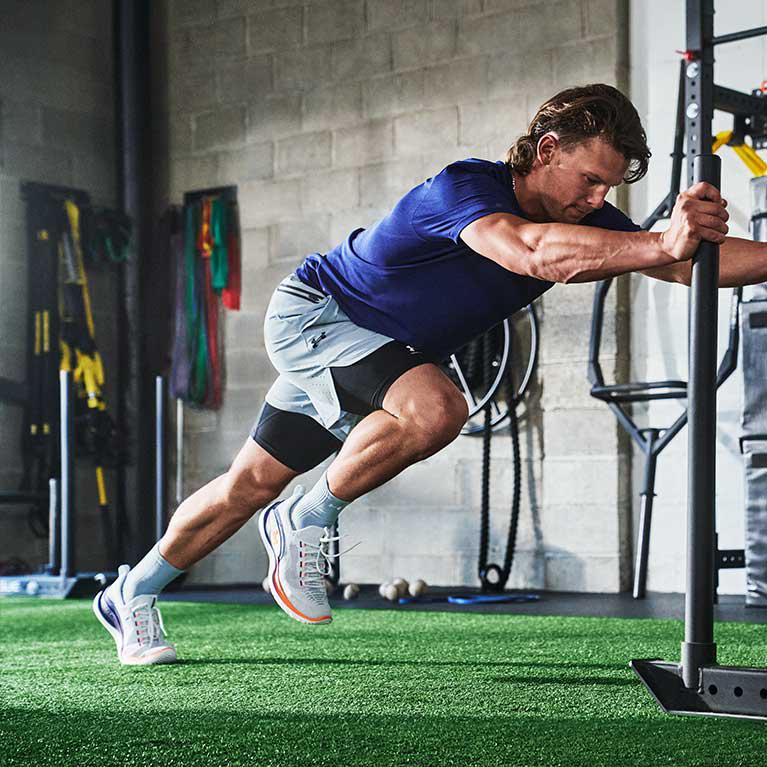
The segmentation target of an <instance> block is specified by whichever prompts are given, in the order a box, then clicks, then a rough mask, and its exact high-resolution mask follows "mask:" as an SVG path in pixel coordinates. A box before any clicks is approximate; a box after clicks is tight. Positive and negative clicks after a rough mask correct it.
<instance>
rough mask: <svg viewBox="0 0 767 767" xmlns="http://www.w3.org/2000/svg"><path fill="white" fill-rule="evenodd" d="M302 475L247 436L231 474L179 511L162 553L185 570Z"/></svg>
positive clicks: (195, 495)
mask: <svg viewBox="0 0 767 767" xmlns="http://www.w3.org/2000/svg"><path fill="white" fill-rule="evenodd" d="M296 476H298V474H297V473H296V472H295V471H293V470H292V469H289V468H288V467H287V466H285V465H284V464H282V463H280V462H279V461H278V460H277V459H276V458H273V457H272V456H271V455H270V454H269V453H267V452H266V450H264V449H263V448H262V447H261V446H260V445H258V444H257V443H256V442H255V441H254V440H253V439H252V438H248V440H247V442H246V443H245V445H243V447H242V449H241V450H240V452H239V453H238V454H237V456H236V458H235V459H234V462H233V463H232V465H231V467H230V468H229V470H228V471H227V472H226V474H222V475H221V476H220V477H216V479H214V480H211V481H210V482H208V484H207V485H204V486H203V487H201V488H200V489H199V490H197V492H195V493H193V494H192V495H190V496H189V498H187V499H186V500H185V501H184V502H183V503H182V504H181V505H180V506H179V507H178V509H177V510H176V513H175V514H174V515H173V517H172V518H171V521H170V524H169V525H168V529H167V531H166V533H165V535H163V537H162V539H161V540H160V552H161V553H162V556H163V557H165V559H166V560H167V561H168V562H169V563H170V564H172V565H173V566H174V567H177V568H178V569H179V570H186V569H188V568H189V567H191V566H192V565H193V564H195V563H196V562H199V561H200V560H201V559H202V558H203V557H205V556H207V555H208V554H210V552H211V551H213V550H214V549H215V548H217V547H218V546H220V545H221V544H222V543H223V542H224V541H225V540H227V539H228V538H230V537H231V536H232V535H234V533H236V532H237V531H238V530H239V529H240V528H241V527H242V526H243V525H244V524H245V523H246V522H247V521H248V520H249V519H250V518H251V517H252V516H253V515H254V514H255V513H256V512H257V511H258V510H259V509H260V508H262V507H264V506H266V504H268V503H270V502H271V501H273V500H274V499H275V498H277V496H279V494H280V493H281V492H282V491H283V490H284V489H285V485H287V484H288V482H290V481H291V480H292V479H294V478H295V477H296Z"/></svg>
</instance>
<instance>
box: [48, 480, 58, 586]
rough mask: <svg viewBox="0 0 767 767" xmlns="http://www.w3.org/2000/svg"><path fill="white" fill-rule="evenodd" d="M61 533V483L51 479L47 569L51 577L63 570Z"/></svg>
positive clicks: (49, 486)
mask: <svg viewBox="0 0 767 767" xmlns="http://www.w3.org/2000/svg"><path fill="white" fill-rule="evenodd" d="M59 531H60V527H59V483H58V481H57V480H56V479H55V478H54V477H51V478H50V479H49V480H48V566H47V567H46V568H45V569H46V571H47V572H48V574H49V575H57V574H58V572H59V569H60V568H61V557H60V553H61V549H60V546H61V541H60V537H59Z"/></svg>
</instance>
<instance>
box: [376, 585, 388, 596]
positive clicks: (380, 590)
mask: <svg viewBox="0 0 767 767" xmlns="http://www.w3.org/2000/svg"><path fill="white" fill-rule="evenodd" d="M388 585H389V581H384V582H383V583H382V584H381V585H380V586H379V587H378V596H379V597H383V598H384V599H386V587H387V586H388Z"/></svg>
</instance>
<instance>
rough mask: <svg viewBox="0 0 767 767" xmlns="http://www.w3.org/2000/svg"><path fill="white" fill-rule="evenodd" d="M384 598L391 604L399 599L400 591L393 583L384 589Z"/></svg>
mask: <svg viewBox="0 0 767 767" xmlns="http://www.w3.org/2000/svg"><path fill="white" fill-rule="evenodd" d="M384 598H385V599H388V600H389V601H390V602H396V601H397V600H398V599H399V589H398V588H397V587H396V586H395V585H394V584H393V583H387V584H386V588H385V589H384Z"/></svg>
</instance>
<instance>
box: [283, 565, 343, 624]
mask: <svg viewBox="0 0 767 767" xmlns="http://www.w3.org/2000/svg"><path fill="white" fill-rule="evenodd" d="M278 568H279V566H278V567H275V568H274V575H273V576H272V586H274V587H275V588H276V589H277V593H278V594H279V595H280V599H282V601H283V602H284V603H285V604H286V605H287V606H288V607H289V608H290V609H291V610H292V611H293V612H294V613H295V614H296V615H299V616H300V617H301V619H302V620H305V621H307V623H322V622H324V621H327V620H328V618H332V616H330V615H322V616H320V617H319V618H310V617H309V616H308V615H304V614H303V613H302V612H301V611H300V610H298V609H296V607H294V605H293V603H292V602H291V601H290V600H289V599H288V597H287V595H286V594H285V592H284V591H283V590H282V586H281V585H280V581H279V576H278V574H277V571H278Z"/></svg>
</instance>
